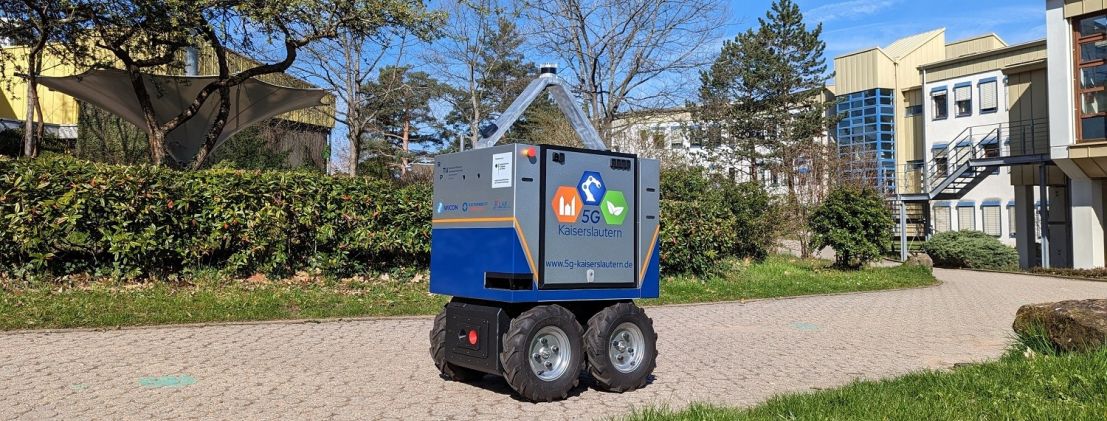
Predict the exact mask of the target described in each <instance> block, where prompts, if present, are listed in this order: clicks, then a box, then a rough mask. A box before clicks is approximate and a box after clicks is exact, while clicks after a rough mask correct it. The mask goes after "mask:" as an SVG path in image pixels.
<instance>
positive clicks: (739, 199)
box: [661, 168, 774, 274]
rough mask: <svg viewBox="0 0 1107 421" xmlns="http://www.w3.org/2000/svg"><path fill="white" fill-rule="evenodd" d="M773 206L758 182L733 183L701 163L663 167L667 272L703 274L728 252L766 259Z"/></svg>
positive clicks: (663, 261) (663, 262)
mask: <svg viewBox="0 0 1107 421" xmlns="http://www.w3.org/2000/svg"><path fill="white" fill-rule="evenodd" d="M773 210H774V206H773V203H772V202H771V200H770V197H769V194H768V193H767V192H766V191H765V189H763V188H762V187H761V186H760V185H759V184H757V183H734V182H731V181H729V180H726V179H725V178H722V177H718V176H711V175H707V174H705V173H704V172H703V170H701V169H698V168H677V169H667V170H665V171H662V173H661V216H662V218H661V239H662V243H661V269H662V271H663V272H668V273H672V272H691V273H700V274H702V273H705V272H707V271H709V270H711V269H712V268H714V267H715V264H716V263H717V262H718V261H719V260H720V259H722V258H725V257H739V258H753V259H758V260H760V259H763V258H765V257H766V256H768V252H769V247H770V246H771V245H772V233H773V230H772V226H771V225H772V212H773Z"/></svg>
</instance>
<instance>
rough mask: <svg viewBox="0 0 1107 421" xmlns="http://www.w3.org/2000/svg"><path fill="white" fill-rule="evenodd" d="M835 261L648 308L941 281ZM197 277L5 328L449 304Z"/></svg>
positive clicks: (124, 290)
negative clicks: (841, 267)
mask: <svg viewBox="0 0 1107 421" xmlns="http://www.w3.org/2000/svg"><path fill="white" fill-rule="evenodd" d="M827 265H828V263H827V262H822V261H814V260H799V259H793V258H787V257H779V256H774V257H770V258H769V259H767V260H766V261H765V262H762V263H752V264H746V263H743V262H739V261H728V262H726V263H725V264H724V265H723V267H722V268H720V271H719V274H718V275H714V276H708V277H704V278H703V279H699V278H695V277H690V276H672V277H667V278H665V279H663V280H662V288H661V298H660V299H656V300H644V301H643V304H646V305H657V304H670V303H694V302H710V301H728V300H740V299H749V298H767V297H783V296H794V295H809V294H822V293H831V292H847V291H869V290H878V289H888V288H902V287H913V286H922V285H931V284H933V283H935V282H936V281H935V279H934V277H933V276H931V274H930V273H929V272H928V271H926V270H925V269H920V268H906V267H897V268H872V269H865V270H861V271H855V272H842V271H837V270H833V269H829V268H827ZM417 277H418V276H417ZM195 278H196V279H192V280H191V281H190V283H191V284H192V285H189V286H169V285H167V284H165V283H149V284H146V285H137V286H135V285H129V286H118V285H103V284H92V285H89V286H83V287H79V288H74V287H65V288H62V287H58V286H57V285H53V284H43V285H38V286H30V287H19V288H16V287H12V286H8V287H6V288H5V287H0V330H14V329H42V328H69V327H115V326H135V325H156V324H169V323H199V322H229V321H248V320H278V319H317V318H318V319H322V318H337V317H356V316H396V315H423V314H434V313H437V312H438V311H439V310H440V309H441V308H442V305H443V304H444V303H445V302H446V298H444V297H440V296H436V295H431V294H429V293H427V283H426V281H425V279H426V278H425V277H422V280H421V281H416V282H411V279H412V278H411V275H410V274H408V275H406V276H394V277H393V278H394V280H392V281H379V280H375V281H357V282H354V281H325V280H303V279H301V280H299V281H296V280H292V281H290V280H284V281H277V282H268V281H264V282H252V281H250V280H231V281H228V280H226V279H220V278H219V276H218V275H216V274H212V273H200V274H199V275H197V276H196V277H195Z"/></svg>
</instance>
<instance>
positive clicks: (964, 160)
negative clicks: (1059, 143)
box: [896, 119, 1049, 196]
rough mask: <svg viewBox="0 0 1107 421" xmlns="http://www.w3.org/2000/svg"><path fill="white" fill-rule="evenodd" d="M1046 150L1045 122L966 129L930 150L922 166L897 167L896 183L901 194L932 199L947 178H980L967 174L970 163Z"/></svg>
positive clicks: (949, 182)
mask: <svg viewBox="0 0 1107 421" xmlns="http://www.w3.org/2000/svg"><path fill="white" fill-rule="evenodd" d="M1048 150H1049V121H1048V120H1046V119H1031V120H1020V121H1014V122H1010V123H997V124H986V125H980V126H972V127H966V128H965V129H964V130H963V131H962V132H961V133H960V134H958V135H957V136H955V137H954V138H953V141H952V142H950V143H948V144H947V145H946V147H945V148H940V149H934V151H933V154H932V156H931V157H930V159H929V160H928V161H926V162H925V163H924V164H923V165H918V164H917V163H916V164H904V165H900V167H899V168H898V171H897V172H896V182H897V185H898V186H900V192H901V193H904V194H919V193H925V194H928V195H931V196H933V195H935V194H937V193H940V191H938V190H941V189H944V188H947V187H949V186H950V184H951V180H950V179H951V178H952V179H956V178H961V177H965V176H971V177H976V176H982V175H981V174H978V173H977V172H975V171H971V167H972V165H971V162H972V161H978V162H980V160H988V159H995V160H996V161H995V165H1003V163H1002V161H1003V158H1010V157H1017V156H1027V155H1043V154H1046V153H1047V152H1048Z"/></svg>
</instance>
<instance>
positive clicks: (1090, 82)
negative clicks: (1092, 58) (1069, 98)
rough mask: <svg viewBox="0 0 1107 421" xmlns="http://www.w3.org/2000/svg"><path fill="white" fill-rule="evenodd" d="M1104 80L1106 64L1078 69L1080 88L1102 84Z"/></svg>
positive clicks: (1106, 69) (1106, 73) (1106, 77)
mask: <svg viewBox="0 0 1107 421" xmlns="http://www.w3.org/2000/svg"><path fill="white" fill-rule="evenodd" d="M1105 80H1107V64H1100V65H1098V66H1093V67H1085V68H1083V69H1080V87H1081V88H1092V87H1096V86H1103V81H1105Z"/></svg>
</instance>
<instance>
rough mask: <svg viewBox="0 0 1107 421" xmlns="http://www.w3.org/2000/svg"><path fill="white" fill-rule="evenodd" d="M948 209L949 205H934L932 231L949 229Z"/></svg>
mask: <svg viewBox="0 0 1107 421" xmlns="http://www.w3.org/2000/svg"><path fill="white" fill-rule="evenodd" d="M949 220H950V209H949V206H935V207H934V232H946V231H949V230H950V227H949Z"/></svg>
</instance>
